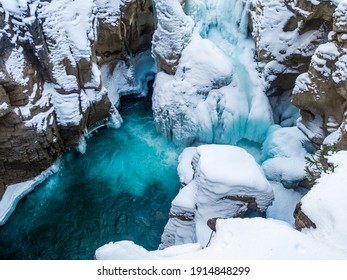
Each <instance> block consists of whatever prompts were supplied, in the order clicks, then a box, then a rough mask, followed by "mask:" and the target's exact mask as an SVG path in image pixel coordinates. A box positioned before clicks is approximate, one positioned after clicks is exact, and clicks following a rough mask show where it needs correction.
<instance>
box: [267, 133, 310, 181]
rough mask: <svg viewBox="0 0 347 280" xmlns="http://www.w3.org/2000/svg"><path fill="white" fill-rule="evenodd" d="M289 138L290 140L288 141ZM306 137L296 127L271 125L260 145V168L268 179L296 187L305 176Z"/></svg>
mask: <svg viewBox="0 0 347 280" xmlns="http://www.w3.org/2000/svg"><path fill="white" fill-rule="evenodd" d="M288 139H290V141H288ZM308 142H309V140H308V139H307V137H306V136H305V135H304V134H303V133H302V132H301V131H300V130H299V129H298V128H297V127H285V128H282V127H280V126H272V127H271V129H270V130H269V134H268V136H267V138H266V140H265V142H264V143H263V147H262V161H263V164H262V168H263V170H264V173H265V175H266V178H267V179H268V180H270V181H276V182H281V183H282V184H283V185H284V186H285V187H287V188H291V187H296V186H297V185H298V183H300V182H301V181H302V180H303V179H304V178H306V173H305V171H304V169H305V156H307V151H306V149H305V147H304V144H305V143H308Z"/></svg>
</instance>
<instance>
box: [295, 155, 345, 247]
mask: <svg viewBox="0 0 347 280" xmlns="http://www.w3.org/2000/svg"><path fill="white" fill-rule="evenodd" d="M328 160H329V162H330V163H333V164H334V165H335V166H336V169H335V171H334V172H333V173H331V174H325V173H323V174H322V176H321V178H320V179H318V180H317V184H316V185H315V186H314V187H313V188H312V190H311V191H310V192H309V193H308V194H307V195H306V196H304V197H303V198H302V200H301V203H302V206H301V209H302V211H303V212H304V213H305V214H306V215H307V216H308V217H309V218H310V220H312V222H314V223H315V225H316V227H317V228H316V229H307V230H305V234H307V235H308V236H312V237H314V238H316V239H319V240H322V241H324V242H326V243H327V244H329V245H330V246H333V247H335V248H338V249H341V250H344V252H345V253H347V220H346V216H345V213H346V211H347V205H346V200H347V178H346V170H347V151H340V152H338V153H336V154H333V155H331V156H329V157H328Z"/></svg>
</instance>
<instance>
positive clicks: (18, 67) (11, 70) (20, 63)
mask: <svg viewBox="0 0 347 280" xmlns="http://www.w3.org/2000/svg"><path fill="white" fill-rule="evenodd" d="M24 67H25V59H24V54H23V48H22V47H19V48H18V49H16V48H14V49H12V52H11V54H10V56H9V57H8V59H7V61H6V70H7V72H8V74H9V75H10V77H11V78H12V79H13V80H14V81H16V82H17V83H19V84H21V85H23V86H25V85H26V84H27V82H28V79H27V78H25V77H24Z"/></svg>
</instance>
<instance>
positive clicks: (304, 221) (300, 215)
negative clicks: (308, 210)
mask: <svg viewBox="0 0 347 280" xmlns="http://www.w3.org/2000/svg"><path fill="white" fill-rule="evenodd" d="M294 218H295V228H296V229H297V230H299V231H301V230H303V229H305V228H316V225H315V224H314V222H312V221H311V220H310V218H309V217H308V216H307V215H306V214H305V213H304V212H303V211H302V209H301V203H298V204H297V205H296V208H295V210H294Z"/></svg>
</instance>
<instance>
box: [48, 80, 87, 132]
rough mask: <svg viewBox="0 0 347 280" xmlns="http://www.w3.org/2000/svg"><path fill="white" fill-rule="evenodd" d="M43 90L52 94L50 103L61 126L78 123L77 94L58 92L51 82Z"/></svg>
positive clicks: (79, 116)
mask: <svg viewBox="0 0 347 280" xmlns="http://www.w3.org/2000/svg"><path fill="white" fill-rule="evenodd" d="M45 90H47V91H48V92H49V93H50V94H51V96H52V103H53V106H54V111H55V113H56V115H57V122H58V124H59V125H63V126H67V125H79V123H80V121H81V119H82V115H81V112H80V107H79V104H80V99H79V94H77V93H70V94H60V93H58V92H57V91H56V90H55V89H54V86H53V85H52V84H46V85H45Z"/></svg>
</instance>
